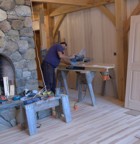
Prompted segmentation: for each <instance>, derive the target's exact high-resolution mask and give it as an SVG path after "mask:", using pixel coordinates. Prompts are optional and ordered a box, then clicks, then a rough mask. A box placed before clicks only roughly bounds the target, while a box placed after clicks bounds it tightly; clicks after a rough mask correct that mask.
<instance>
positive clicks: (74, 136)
mask: <svg viewBox="0 0 140 144" xmlns="http://www.w3.org/2000/svg"><path fill="white" fill-rule="evenodd" d="M76 95H77V93H76V92H75V91H71V95H70V103H71V111H72V118H73V120H72V122H71V123H68V124H67V123H65V122H63V121H62V120H60V119H55V118H54V117H48V118H45V119H42V120H39V121H38V122H39V123H40V124H41V127H40V128H39V129H38V134H36V135H34V136H29V135H28V133H27V130H26V131H21V130H20V129H19V127H17V126H16V127H13V128H10V129H8V130H4V131H1V132H0V144H140V139H139V138H138V137H139V136H140V114H139V113H134V114H135V116H134V115H132V114H133V112H132V114H131V113H130V114H129V111H130V110H128V109H125V108H123V104H122V103H121V102H119V101H117V100H116V99H114V98H113V97H101V96H97V97H96V100H97V105H96V107H92V106H91V102H90V98H89V96H86V97H85V98H84V100H83V102H81V103H79V104H78V106H79V108H78V110H77V111H75V110H74V109H73V105H74V103H75V102H76V98H77V97H76ZM126 112H128V113H126ZM130 112H131V111H130Z"/></svg>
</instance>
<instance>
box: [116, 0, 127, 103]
mask: <svg viewBox="0 0 140 144" xmlns="http://www.w3.org/2000/svg"><path fill="white" fill-rule="evenodd" d="M115 10H116V12H115V13H116V36H117V72H118V96H119V99H120V100H122V101H123V100H124V97H125V81H126V73H125V60H124V29H123V28H124V21H125V19H126V3H125V0H115Z"/></svg>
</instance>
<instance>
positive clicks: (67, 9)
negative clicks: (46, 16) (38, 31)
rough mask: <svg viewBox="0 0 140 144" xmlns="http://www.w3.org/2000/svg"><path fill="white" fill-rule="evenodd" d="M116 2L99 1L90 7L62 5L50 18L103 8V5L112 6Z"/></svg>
mask: <svg viewBox="0 0 140 144" xmlns="http://www.w3.org/2000/svg"><path fill="white" fill-rule="evenodd" d="M113 2H114V0H111V1H102V2H101V1H100V2H99V1H98V2H96V3H93V4H92V5H90V6H85V7H84V6H72V5H71V6H70V5H62V6H60V7H59V8H57V9H56V10H54V11H53V12H52V13H51V14H50V16H51V17H53V16H58V15H61V14H67V13H71V12H75V11H79V10H83V9H88V8H92V7H97V6H101V5H106V4H110V3H113Z"/></svg>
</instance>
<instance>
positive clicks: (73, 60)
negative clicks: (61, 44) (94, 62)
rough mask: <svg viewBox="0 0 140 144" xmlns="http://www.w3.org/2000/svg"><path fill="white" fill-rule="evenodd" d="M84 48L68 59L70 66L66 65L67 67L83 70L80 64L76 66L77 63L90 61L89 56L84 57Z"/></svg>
mask: <svg viewBox="0 0 140 144" xmlns="http://www.w3.org/2000/svg"><path fill="white" fill-rule="evenodd" d="M85 55H86V50H85V49H82V50H81V51H80V52H79V53H78V54H76V55H75V57H74V58H71V59H70V64H71V65H70V66H68V67H67V69H80V70H84V69H85V68H84V67H82V66H78V64H81V63H85V62H90V58H87V57H85Z"/></svg>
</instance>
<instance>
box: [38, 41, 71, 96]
mask: <svg viewBox="0 0 140 144" xmlns="http://www.w3.org/2000/svg"><path fill="white" fill-rule="evenodd" d="M66 47H67V43H66V42H61V43H60V44H54V45H53V46H51V47H50V49H49V50H48V52H47V54H46V56H45V58H44V60H43V62H42V65H41V67H42V72H43V76H44V82H45V85H46V88H47V90H49V91H52V92H53V93H54V94H55V88H56V78H55V68H56V67H57V66H58V65H59V63H60V61H61V60H62V61H63V62H64V63H69V62H70V59H71V58H72V57H68V56H66V55H65V52H64V51H65V49H66ZM69 64H70V63H69Z"/></svg>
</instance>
